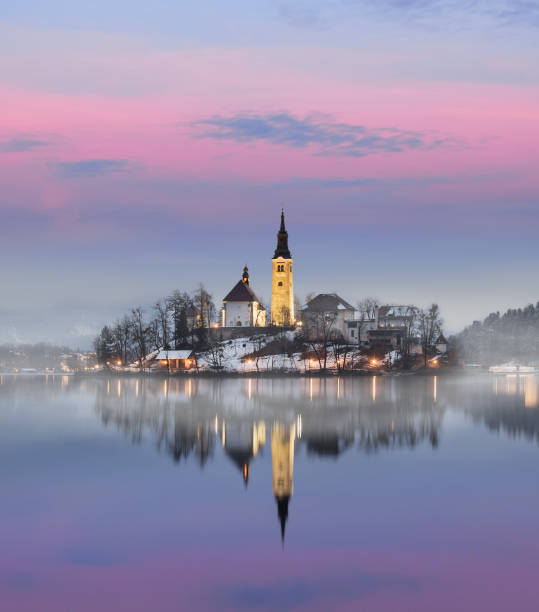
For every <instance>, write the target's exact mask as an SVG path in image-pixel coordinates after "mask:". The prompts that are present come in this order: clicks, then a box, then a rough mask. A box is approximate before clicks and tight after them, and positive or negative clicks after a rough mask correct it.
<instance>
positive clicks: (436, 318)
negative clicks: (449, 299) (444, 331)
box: [418, 304, 442, 367]
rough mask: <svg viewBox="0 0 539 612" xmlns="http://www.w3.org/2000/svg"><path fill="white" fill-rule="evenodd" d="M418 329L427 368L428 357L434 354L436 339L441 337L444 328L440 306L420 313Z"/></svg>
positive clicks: (431, 307)
mask: <svg viewBox="0 0 539 612" xmlns="http://www.w3.org/2000/svg"><path fill="white" fill-rule="evenodd" d="M418 327H419V337H420V341H421V348H422V350H423V362H424V365H425V367H427V357H428V355H429V352H432V350H433V348H434V343H435V341H436V338H437V337H438V336H439V334H440V331H441V328H442V319H441V317H440V308H439V307H438V304H432V305H431V306H430V308H428V309H426V310H420V311H419V316H418Z"/></svg>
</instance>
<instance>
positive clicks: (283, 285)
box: [271, 211, 296, 327]
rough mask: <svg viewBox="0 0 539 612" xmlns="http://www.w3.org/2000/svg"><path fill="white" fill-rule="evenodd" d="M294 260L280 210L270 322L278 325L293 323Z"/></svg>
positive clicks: (273, 263) (272, 279)
mask: <svg viewBox="0 0 539 612" xmlns="http://www.w3.org/2000/svg"><path fill="white" fill-rule="evenodd" d="M293 264H294V260H293V259H292V255H291V254H290V250H289V248H288V232H287V231H286V227H285V222H284V211H283V212H281V227H280V228H279V232H278V234H277V248H276V249H275V254H274V255H273V259H272V274H271V323H272V325H277V326H279V327H283V326H288V325H294V323H295V320H296V318H295V313H294V281H293V269H292V268H293Z"/></svg>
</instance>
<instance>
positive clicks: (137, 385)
mask: <svg viewBox="0 0 539 612" xmlns="http://www.w3.org/2000/svg"><path fill="white" fill-rule="evenodd" d="M138 394H139V381H138V380H137V382H136V383H135V395H136V396H137V397H138Z"/></svg>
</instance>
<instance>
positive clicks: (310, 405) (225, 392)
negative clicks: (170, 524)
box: [0, 375, 539, 539]
mask: <svg viewBox="0 0 539 612" xmlns="http://www.w3.org/2000/svg"><path fill="white" fill-rule="evenodd" d="M537 387H538V380H537V377H536V376H533V375H507V376H495V377H490V376H483V377H479V378H476V377H474V378H464V379H462V378H456V379H453V378H440V377H438V376H434V377H424V378H420V377H410V378H400V379H399V378H390V377H387V378H383V377H371V378H361V379H358V378H331V379H241V380H230V379H224V380H205V379H194V378H188V379H185V378H169V379H152V378H124V379H122V378H101V377H99V378H98V377H96V378H92V379H76V378H73V377H69V376H45V377H27V378H26V379H25V380H24V386H23V385H22V380H21V378H20V377H19V378H18V377H14V376H2V377H0V393H2V394H6V393H10V392H11V393H15V389H17V388H19V391H20V390H21V388H23V389H24V392H25V393H32V391H33V392H35V393H36V394H40V393H43V392H45V393H46V392H50V393H57V392H58V390H60V391H61V392H62V393H78V394H87V395H88V394H89V395H92V396H93V397H94V398H95V399H94V410H95V412H96V413H97V414H98V415H99V418H100V419H101V422H102V423H103V425H105V426H106V427H109V426H111V425H112V426H114V427H115V428H117V429H118V430H120V431H122V432H123V433H124V435H126V436H127V437H128V438H129V439H130V440H131V441H132V442H133V443H135V444H140V443H142V442H143V441H144V440H146V439H148V440H151V441H152V442H153V443H154V444H155V446H156V448H157V449H158V450H160V451H163V452H166V453H167V454H168V455H169V456H170V457H171V458H172V460H173V461H174V462H176V463H181V462H184V461H187V460H189V459H193V460H194V461H196V462H197V463H198V465H199V466H200V467H201V468H204V466H205V465H206V464H207V462H208V461H209V460H212V459H213V458H214V456H215V450H216V448H220V449H221V451H222V453H223V454H224V455H225V456H226V457H227V458H228V459H229V460H230V462H231V463H232V464H233V465H234V466H235V467H236V468H237V470H238V472H239V474H240V475H241V478H242V480H243V482H244V485H245V486H246V487H247V486H248V484H249V477H250V475H251V470H252V469H254V466H255V462H256V460H257V458H258V456H259V454H260V453H263V451H264V449H265V448H266V447H267V445H268V443H269V442H270V444H271V465H272V488H273V495H274V497H275V499H276V502H277V514H278V517H279V522H280V524H281V533H282V537H283V539H284V533H285V525H286V521H287V517H288V507H289V502H290V499H291V497H292V494H293V480H294V459H295V455H296V454H297V452H298V451H301V450H303V451H304V452H305V454H306V457H307V458H308V457H310V456H312V457H314V456H316V457H319V458H321V459H325V460H336V459H337V458H339V457H340V456H341V455H342V454H343V453H345V452H347V451H349V450H350V449H351V448H355V449H357V450H358V451H359V452H361V453H369V454H370V453H376V452H380V451H381V450H392V449H414V448H415V447H417V446H418V445H421V444H425V445H428V446H430V447H431V448H432V449H433V450H436V449H437V448H438V446H439V444H440V438H441V436H442V433H443V421H444V417H445V415H446V413H447V412H448V410H453V411H457V412H461V413H463V414H464V415H466V416H467V417H470V418H471V419H472V420H473V421H474V422H476V423H482V424H484V425H485V426H486V427H487V428H488V429H489V430H492V431H496V432H499V431H503V432H505V433H507V434H508V435H510V436H517V435H524V436H525V437H526V438H529V439H533V440H536V441H537V440H539V410H537V408H538V389H537ZM269 438H270V439H269ZM268 486H269V483H268Z"/></svg>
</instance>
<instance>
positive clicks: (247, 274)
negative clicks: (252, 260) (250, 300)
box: [241, 266, 249, 285]
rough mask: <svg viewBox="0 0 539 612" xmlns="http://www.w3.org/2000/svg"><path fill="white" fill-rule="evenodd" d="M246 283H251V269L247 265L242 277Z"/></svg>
mask: <svg viewBox="0 0 539 612" xmlns="http://www.w3.org/2000/svg"><path fill="white" fill-rule="evenodd" d="M241 280H242V281H243V282H244V283H245V284H246V285H248V284H249V270H248V268H247V266H245V268H243V276H242V279H241Z"/></svg>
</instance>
